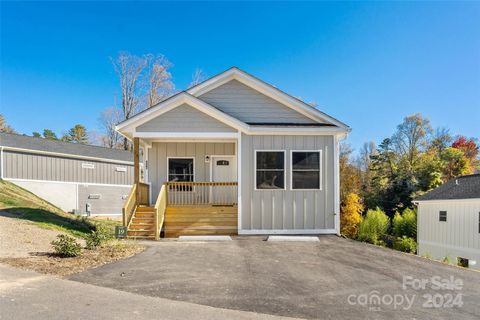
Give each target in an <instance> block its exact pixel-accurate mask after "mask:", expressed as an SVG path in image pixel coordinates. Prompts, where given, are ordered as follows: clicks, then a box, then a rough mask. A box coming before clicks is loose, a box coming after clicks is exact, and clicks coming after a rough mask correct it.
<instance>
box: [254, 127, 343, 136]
mask: <svg viewBox="0 0 480 320" xmlns="http://www.w3.org/2000/svg"><path fill="white" fill-rule="evenodd" d="M247 133H248V134H251V135H266V134H271V135H335V134H339V133H342V134H343V133H345V129H342V128H332V127H276V126H262V127H255V126H249V129H248V131H247Z"/></svg>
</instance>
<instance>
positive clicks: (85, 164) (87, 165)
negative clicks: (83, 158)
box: [82, 162, 95, 169]
mask: <svg viewBox="0 0 480 320" xmlns="http://www.w3.org/2000/svg"><path fill="white" fill-rule="evenodd" d="M82 169H95V165H94V164H93V163H88V162H82Z"/></svg>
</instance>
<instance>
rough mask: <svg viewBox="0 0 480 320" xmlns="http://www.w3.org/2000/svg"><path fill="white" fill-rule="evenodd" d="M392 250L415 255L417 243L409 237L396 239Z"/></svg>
mask: <svg viewBox="0 0 480 320" xmlns="http://www.w3.org/2000/svg"><path fill="white" fill-rule="evenodd" d="M393 249H395V250H398V251H403V252H408V253H415V252H417V242H416V241H415V239H413V238H410V237H406V236H403V237H398V238H396V239H395V241H394V242H393Z"/></svg>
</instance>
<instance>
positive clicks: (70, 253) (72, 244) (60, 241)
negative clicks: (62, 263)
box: [51, 234, 82, 257]
mask: <svg viewBox="0 0 480 320" xmlns="http://www.w3.org/2000/svg"><path fill="white" fill-rule="evenodd" d="M51 244H52V246H53V249H54V250H55V253H56V254H58V255H59V256H61V257H77V256H79V255H80V254H81V252H82V251H81V250H82V247H81V246H80V244H79V243H78V242H77V240H75V238H72V237H70V236H67V235H65V234H59V235H58V236H57V240H54V241H52V242H51Z"/></svg>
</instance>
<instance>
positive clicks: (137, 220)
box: [127, 206, 155, 239]
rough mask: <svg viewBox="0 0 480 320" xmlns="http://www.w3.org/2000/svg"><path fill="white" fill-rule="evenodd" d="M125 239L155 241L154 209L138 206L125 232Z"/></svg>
mask: <svg viewBox="0 0 480 320" xmlns="http://www.w3.org/2000/svg"><path fill="white" fill-rule="evenodd" d="M127 237H128V238H134V239H155V208H154V207H148V206H138V207H137V209H136V210H135V213H134V215H133V218H132V222H131V223H130V226H129V227H128V230H127Z"/></svg>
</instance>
